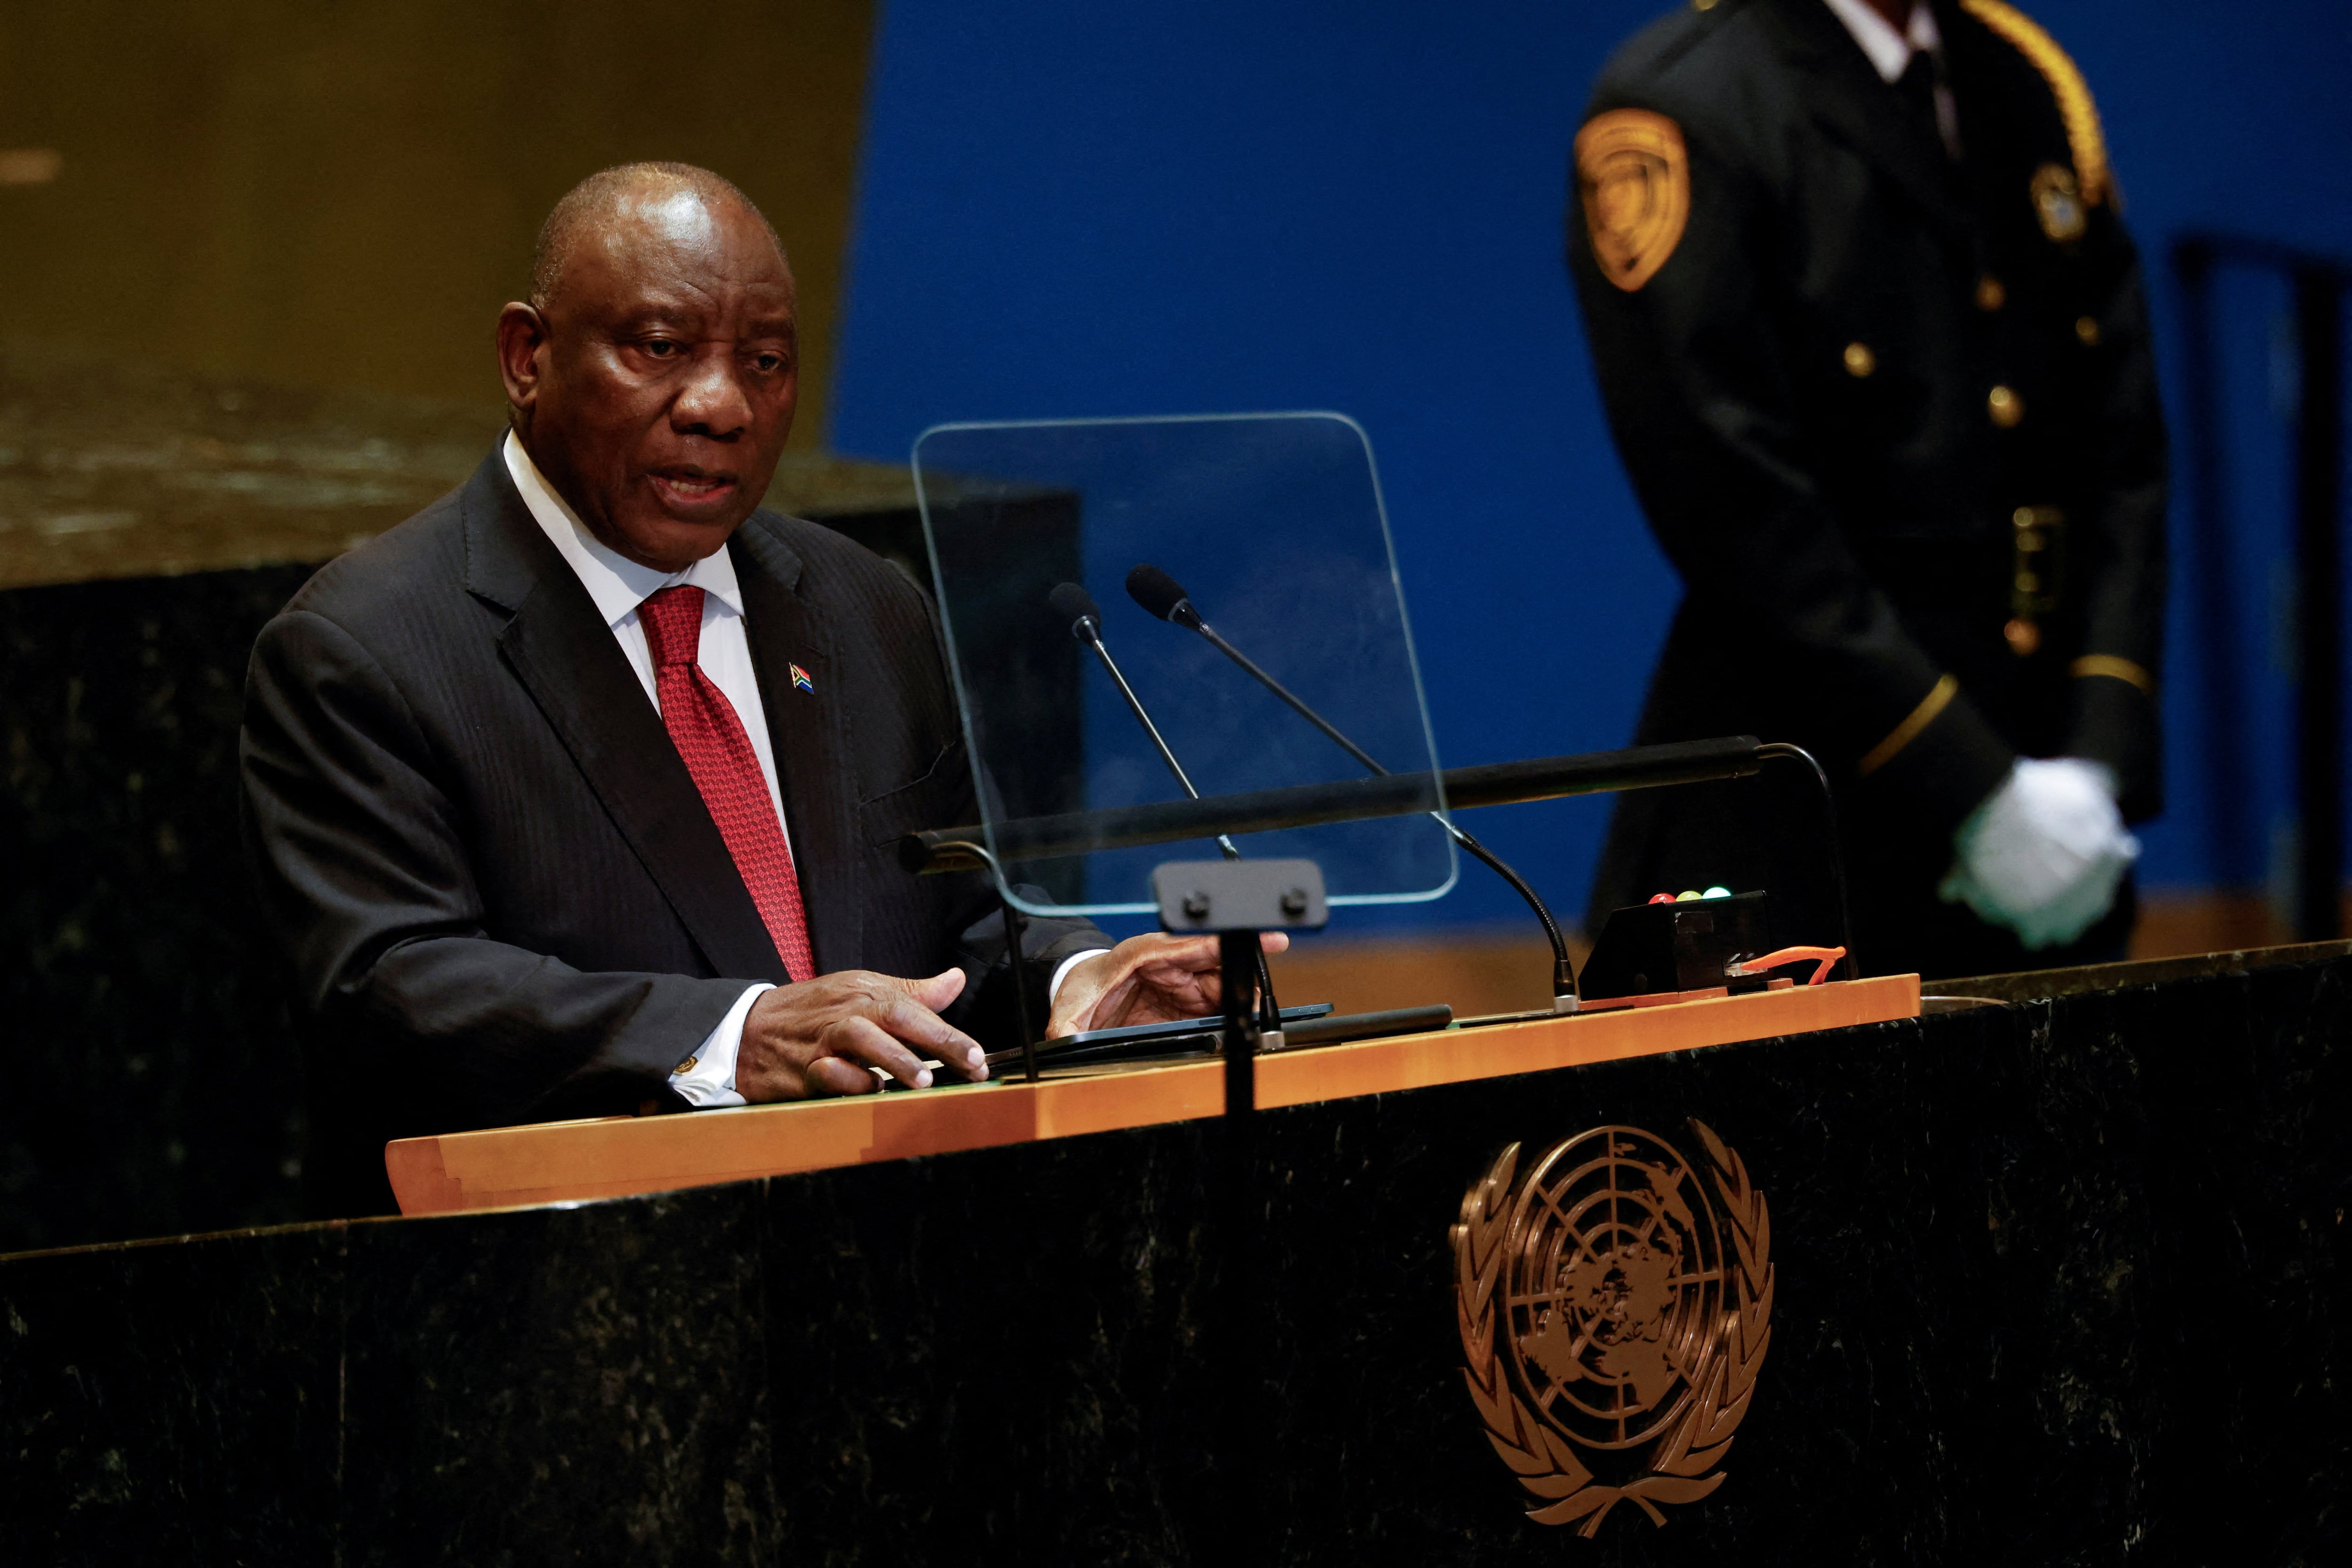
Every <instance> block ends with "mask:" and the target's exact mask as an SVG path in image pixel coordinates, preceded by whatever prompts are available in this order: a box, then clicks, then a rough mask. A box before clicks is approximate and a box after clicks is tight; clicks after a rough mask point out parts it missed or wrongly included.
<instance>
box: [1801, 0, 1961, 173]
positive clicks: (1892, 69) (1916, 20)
mask: <svg viewBox="0 0 2352 1568" xmlns="http://www.w3.org/2000/svg"><path fill="white" fill-rule="evenodd" d="M1822 4H1823V5H1827V6H1828V7H1829V8H1830V9H1831V10H1832V12H1834V13H1836V15H1837V19H1838V20H1839V21H1841V22H1843V23H1844V24H1845V30H1846V31H1847V32H1849V33H1852V34H1853V41H1854V42H1855V43H1857V44H1860V45H1861V46H1862V52H1863V53H1864V54H1865V55H1868V56H1869V57H1870V63H1871V64H1872V65H1873V66H1874V67H1875V68H1877V71H1878V74H1879V75H1880V76H1882V77H1884V78H1886V80H1887V81H1888V82H1890V83H1893V82H1898V81H1901V80H1902V79H1903V73H1904V72H1905V71H1906V70H1907V69H1909V68H1910V66H1911V57H1912V56H1913V55H1915V54H1924V55H1927V56H1928V57H1931V58H1933V59H1935V60H1937V62H1938V63H1940V62H1941V61H1942V58H1943V54H1944V35H1943V33H1942V31H1941V30H1940V29H1938V28H1937V26H1936V13H1935V12H1934V11H1933V10H1931V9H1929V8H1928V7H1927V5H1914V6H1912V7H1911V21H1910V23H1909V25H1908V26H1906V27H1905V28H1904V29H1903V30H1902V31H1901V32H1896V31H1895V28H1894V27H1893V26H1891V25H1890V24H1889V23H1888V22H1887V20H1886V18H1885V17H1884V16H1880V15H1879V14H1878V12H1877V11H1876V10H1875V9H1874V8H1873V7H1872V6H1871V5H1869V4H1868V0H1822ZM1936 129H1937V131H1938V132H1940V133H1941V134H1942V136H1943V138H1944V150H1945V151H1946V152H1949V153H1950V154H1951V155H1952V156H1953V157H1955V158H1957V157H1958V156H1959V155H1960V114H1959V109H1958V105H1956V104H1954V103H1953V101H1952V89H1950V88H1948V87H1947V86H1945V85H1944V80H1943V72H1942V71H1940V70H1939V71H1937V73H1936Z"/></svg>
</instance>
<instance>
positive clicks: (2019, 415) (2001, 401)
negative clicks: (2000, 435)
mask: <svg viewBox="0 0 2352 1568" xmlns="http://www.w3.org/2000/svg"><path fill="white" fill-rule="evenodd" d="M1985 412H1986V413H1989V414H1990V415H1992V422H1993V423H1995V424H1997V425H1999V426H2000V427H2001V428H2002V429H2003V430H2015V429H2016V428H2017V422H2018V421H2020V420H2021V419H2023V418H2024V417H2025V400H2024V399H2023V398H2021V397H2020V396H2018V395H2017V394H2016V393H2015V392H2011V391H2010V390H2009V388H2007V387H1995V388H1993V389H1992V391H1990V392H1987V393H1986V394H1985Z"/></svg>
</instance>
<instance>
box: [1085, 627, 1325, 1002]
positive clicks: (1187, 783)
mask: <svg viewBox="0 0 2352 1568" xmlns="http://www.w3.org/2000/svg"><path fill="white" fill-rule="evenodd" d="M1045 602H1046V603H1047V604H1049V605H1051V606H1052V607H1053V609H1054V612H1055V613H1056V614H1058V615H1062V616H1064V617H1066V618H1067V619H1068V621H1069V622H1070V635H1071V636H1073V637H1076V639H1077V640H1078V641H1079V642H1081V643H1085V644H1086V645H1087V647H1089V648H1091V649H1093V650H1094V653H1095V657H1096V658H1097V659H1099V660H1101V661H1102V667H1103V669H1104V670H1105V671H1106V672H1107V673H1108V674H1109V675H1110V682H1111V685H1115V686H1117V687H1118V695H1120V696H1123V697H1125V698H1126V699H1127V707H1128V711H1129V713H1132V714H1133V715H1135V722H1136V723H1138V724H1139V725H1141V726H1142V727H1143V733H1144V734H1145V735H1147V736H1150V737H1151V746H1152V749H1153V750H1155V751H1157V752H1159V753H1160V761H1162V762H1164V763H1166V764H1167V765H1168V771H1169V772H1171V773H1173V774H1174V775H1175V776H1176V782H1177V783H1178V784H1180V785H1181V786H1182V787H1183V790H1184V793H1185V794H1186V795H1188V796H1190V797H1191V798H1192V799H1193V800H1199V799H1200V798H1201V792H1200V791H1199V790H1198V789H1194V788H1192V779H1191V778H1190V777H1188V776H1187V775H1186V773H1185V772H1184V765H1183V764H1182V763H1181V762H1179V761H1177V760H1176V753H1175V752H1174V751H1173V750H1172V749H1171V748H1170V747H1169V745H1168V741H1167V738H1166V737H1163V736H1162V735H1161V734H1160V727H1159V726H1158V725H1156V724H1154V723H1152V722H1151V715H1150V714H1149V713H1147V712H1146V711H1144V706H1143V699H1142V698H1141V697H1139V696H1137V695H1135V688H1134V687H1133V686H1131V685H1128V684H1127V676H1126V675H1125V674H1122V673H1121V672H1120V670H1119V667H1118V660H1116V659H1114V658H1112V657H1111V656H1110V649H1109V648H1108V647H1106V646H1105V645H1104V643H1103V636H1102V610H1101V607H1100V606H1098V605H1097V604H1096V603H1095V596H1094V595H1093V594H1091V593H1088V592H1087V591H1086V590H1085V589H1084V588H1081V587H1080V586H1079V585H1078V584H1076V583H1075V582H1063V583H1056V584H1055V587H1054V591H1052V592H1051V593H1048V594H1047V595H1046V596H1045ZM1217 849H1218V852H1220V853H1222V854H1223V856H1224V857H1225V858H1226V859H1227V860H1229V861H1237V860H1239V859H1241V858H1242V852H1241V851H1239V850H1237V849H1235V848H1234V841H1233V840H1232V839H1230V838H1227V837H1226V836H1225V835H1224V834H1223V833H1219V834H1218V835H1217ZM1257 986H1258V998H1259V1001H1258V1029H1259V1030H1260V1031H1261V1032H1263V1033H1268V1034H1271V1033H1276V1032H1278V1031H1279V1030H1281V1028H1282V1014H1281V1011H1280V1009H1277V1008H1276V1006H1275V1001H1274V976H1273V974H1272V973H1271V972H1270V971H1269V970H1268V969H1267V968H1266V967H1265V954H1263V953H1260V954H1259V955H1258V957H1257Z"/></svg>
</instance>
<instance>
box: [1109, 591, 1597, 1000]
mask: <svg viewBox="0 0 2352 1568" xmlns="http://www.w3.org/2000/svg"><path fill="white" fill-rule="evenodd" d="M1127 595H1128V597H1129V598H1130V599H1132V600H1134V601H1135V602H1136V603H1137V604H1139V605H1140V606H1142V608H1143V609H1144V611H1145V612H1147V613H1148V614H1150V615H1151V616H1153V617H1154V618H1156V619H1158V620H1161V621H1165V622H1169V623H1170V624H1171V625H1176V626H1181V627H1183V628H1184V629H1185V630H1186V631H1188V632H1199V633H1200V634H1201V635H1202V637H1204V638H1206V639H1207V640H1208V642H1209V643H1210V644H1211V645H1212V646H1213V647H1214V648H1215V649H1216V650H1217V652H1219V653H1223V655H1224V656H1225V657H1226V658H1228V659H1231V660H1232V661H1233V662H1234V664H1239V665H1240V666H1241V667H1242V668H1243V669H1244V670H1246V671H1247V672H1249V674H1250V677H1251V678H1252V679H1253V680H1255V681H1256V682H1257V683H1258V685H1262V686H1264V687H1265V689H1266V690H1267V691H1270V692H1272V693H1273V694H1274V695H1276V696H1278V697H1280V698H1281V699H1282V700H1283V701H1284V702H1286V703H1287V704H1289V705H1290V707H1291V709H1292V711H1293V712H1295V713H1297V715H1298V716H1299V717H1301V718H1303V719H1305V720H1306V721H1307V723H1309V724H1311V725H1313V726H1314V727H1316V728H1318V729H1319V730H1321V731H1322V732H1323V733H1324V734H1325V735H1326V736H1327V737H1329V738H1330V740H1331V741H1332V743H1333V744H1335V745H1337V746H1338V747H1339V749H1340V750H1342V751H1344V752H1346V753H1347V754H1348V755H1349V756H1350V757H1352V758H1355V759H1356V761H1357V763H1358V764H1359V765H1360V766H1361V767H1362V768H1365V769H1366V770H1367V771H1369V772H1370V773H1372V774H1373V775H1375V776H1376V777H1380V778H1386V777H1387V776H1388V771H1389V770H1388V769H1387V768H1383V767H1381V765H1380V763H1379V762H1378V761H1377V760H1375V759H1374V758H1373V757H1372V754H1371V753H1370V752H1369V751H1366V750H1365V749H1364V748H1363V747H1360V746H1358V745H1357V744H1356V743H1355V742H1354V741H1352V740H1349V738H1348V737H1346V736H1344V735H1342V734H1340V733H1339V728H1338V727H1337V726H1335V725H1333V724H1332V723H1331V721H1330V720H1329V719H1327V718H1325V717H1324V716H1322V715H1321V714H1319V713H1317V712H1316V711H1315V710H1314V709H1313V708H1311V707H1309V706H1307V704H1306V703H1305V702H1304V701H1302V700H1301V699H1300V698H1299V696H1298V695H1297V694H1296V693H1295V692H1293V691H1291V689H1290V688H1289V687H1287V686H1286V685H1283V684H1282V683H1281V682H1280V681H1277V680H1276V679H1275V678H1274V677H1273V676H1272V675H1270V674H1266V673H1265V670H1263V669H1261V668H1259V667H1258V664H1257V662H1256V661H1255V660H1254V659H1252V658H1251V657H1250V656H1249V655H1248V654H1246V653H1243V652H1242V651H1241V650H1240V649H1239V648H1236V647H1234V645H1233V644H1232V643H1228V642H1226V641H1225V639H1224V637H1223V635H1222V634H1220V633H1219V632H1218V631H1217V629H1216V628H1215V627H1213V626H1212V625H1210V624H1209V622H1207V620H1206V619H1204V618H1203V617H1202V614H1201V612H1200V608H1199V606H1197V605H1195V604H1194V603H1193V602H1192V595H1191V594H1189V593H1186V592H1185V591H1184V585H1183V584H1182V583H1181V582H1178V581H1177V580H1175V579H1174V578H1172V577H1171V576H1169V575H1168V574H1167V573H1166V572H1164V571H1162V570H1160V569H1159V568H1158V567H1156V566H1153V565H1152V564H1150V562H1149V561H1146V562H1143V563H1141V564H1139V565H1138V566H1137V567H1136V568H1135V570H1132V571H1130V572H1129V573H1128V574H1127ZM1087 602H1088V603H1089V604H1091V603H1092V602H1093V601H1092V600H1089V601H1087ZM1430 815H1431V816H1432V817H1433V818H1435V819H1436V821H1437V825H1438V826H1440V827H1442V828H1444V830H1445V831H1446V832H1447V833H1449V834H1451V835H1452V836H1453V839H1454V842H1455V843H1457V844H1460V845H1461V846H1462V847H1463V848H1464V849H1465V850H1466V851H1468V852H1470V854H1471V855H1473V856H1474V857H1475V858H1476V859H1477V860H1479V861H1481V862H1484V863H1485V864H1486V866H1488V867H1489V868H1491V869H1492V870H1493V871H1494V872H1495V873H1496V875H1498V876H1500V877H1501V878H1502V879H1503V880H1504V881H1505V882H1507V883H1510V884H1511V887H1512V889H1513V890H1514V891H1516V892H1517V894H1518V895H1519V896H1520V897H1521V898H1524V899H1526V900H1527V902H1528V908H1529V909H1532V910H1534V911H1535V913H1536V918H1537V919H1538V920H1540V921H1542V922H1543V928H1544V935H1545V936H1547V937H1549V938H1550V940H1551V960H1552V965H1551V996H1552V1010H1553V1011H1554V1012H1562V1013H1572V1012H1574V1011H1576V1009H1577V990H1576V966H1575V965H1573V964H1571V963H1570V962H1569V957H1568V940H1567V938H1566V937H1564V936H1561V935H1560V930H1559V921H1557V920H1554V919H1553V918H1552V915H1551V911H1550V910H1549V908H1547V907H1545V905H1544V901H1543V899H1542V898H1541V897H1539V896H1538V894H1537V893H1536V890H1535V889H1534V888H1532V887H1529V886H1528V883H1527V879H1526V878H1524V877H1522V876H1520V875H1519V873H1517V872H1515V871H1513V870H1512V869H1511V868H1510V867H1509V866H1507V865H1506V864H1504V863H1503V861H1502V858H1501V857H1500V856H1498V855H1496V853H1495V852H1493V851H1492V850H1489V849H1488V848H1487V847H1486V845H1484V844H1482V843H1480V842H1479V841H1477V840H1476V839H1475V838H1472V837H1471V836H1470V835H1469V834H1468V833H1467V832H1465V831H1463V830H1462V829H1460V828H1457V827H1455V826H1454V824H1453V823H1452V822H1449V821H1446V820H1445V819H1444V818H1443V817H1440V816H1438V815H1437V813H1436V812H1434V811H1432V812H1431V813H1430Z"/></svg>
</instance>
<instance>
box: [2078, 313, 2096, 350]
mask: <svg viewBox="0 0 2352 1568" xmlns="http://www.w3.org/2000/svg"><path fill="white" fill-rule="evenodd" d="M2074 336H2076V337H2077V338H2080V339H2081V340H2083V347H2084V348H2086V349H2095V348H2097V347H2098V346H2099V324H2098V323H2097V322H2096V321H2094V320H2092V319H2090V318H2089V317H2088V316H2077V317H2075V318H2074Z"/></svg>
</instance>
